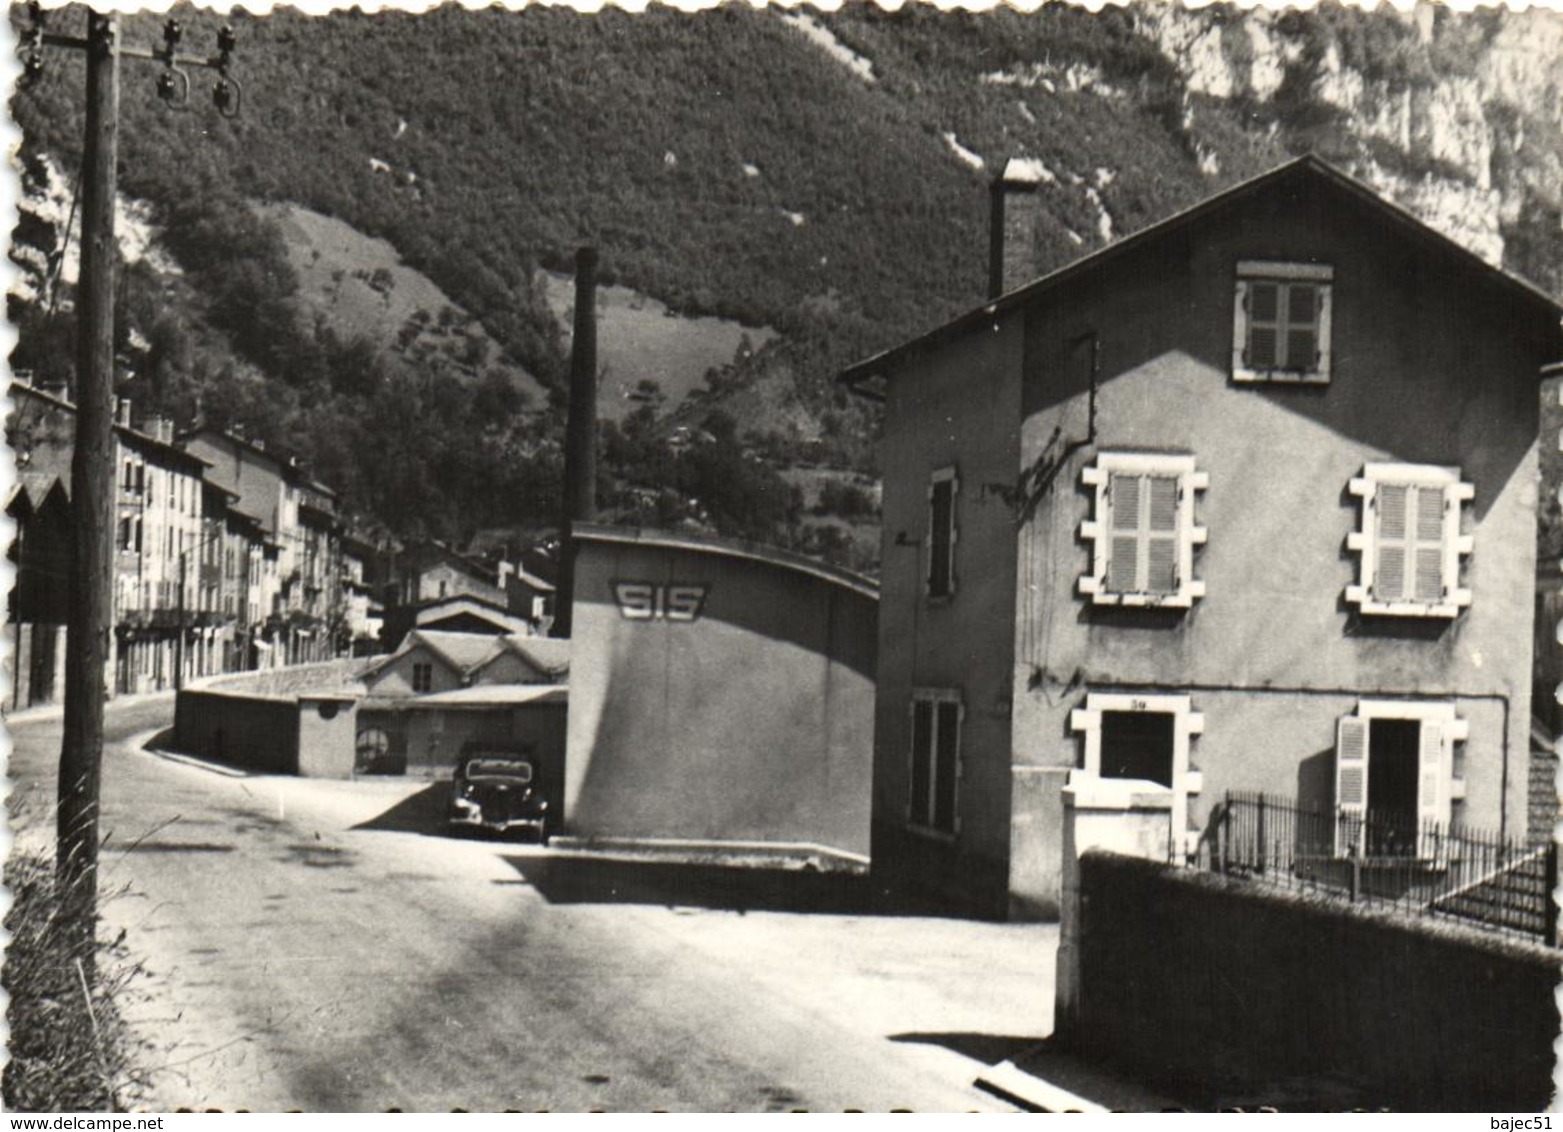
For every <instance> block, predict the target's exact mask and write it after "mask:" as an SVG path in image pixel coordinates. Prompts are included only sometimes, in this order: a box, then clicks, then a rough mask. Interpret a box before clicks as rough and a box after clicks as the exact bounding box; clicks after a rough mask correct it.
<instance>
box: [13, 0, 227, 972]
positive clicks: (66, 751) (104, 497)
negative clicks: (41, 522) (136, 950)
mask: <svg viewBox="0 0 1563 1132" xmlns="http://www.w3.org/2000/svg"><path fill="white" fill-rule="evenodd" d="M29 10H30V12H31V19H32V23H31V26H29V27H27V28H26V29H24V32H23V37H22V38H23V43H22V47H23V67H22V78H23V81H24V82H26V81H31V80H33V79H36V78H37V77H38V75H39V74H41V73H42V72H43V69H44V59H43V52H42V48H44V47H45V46H49V47H63V48H68V49H70V50H73V51H81V52H83V53H84V54H85V56H86V60H87V106H86V137H85V138H84V139H83V144H82V171H81V278H80V282H79V284H78V286H77V296H76V319H77V347H76V391H75V392H76V439H75V444H74V447H73V450H72V453H71V516H72V518H71V525H72V532H71V549H72V555H71V566H70V569H71V577H70V583H71V584H70V607H69V609H68V610H67V612H66V620H65V624H66V639H65V723H64V735H63V738H62V740H61V744H60V778H59V786H58V791H59V805H58V807H57V809H56V814H55V854H56V857H55V860H56V864H55V872H56V877H57V882H58V885H59V890H60V891H59V897H60V923H61V929H62V932H63V939H62V943H63V945H64V947H65V949H66V955H67V957H68V958H70V959H75V960H79V961H80V962H81V965H82V973H83V975H84V976H85V977H86V978H87V979H88V981H89V982H90V981H91V980H92V978H93V977H94V974H95V966H94V962H93V959H94V955H95V950H96V948H95V944H96V938H97V918H98V809H99V797H100V790H101V782H102V767H103V708H104V701H105V700H106V699H107V698H108V690H107V688H106V687H105V682H106V677H107V675H108V662H109V639H110V634H111V633H112V632H113V623H114V526H115V524H114V486H115V485H114V480H115V470H116V469H115V459H114V458H115V446H114V268H115V263H116V258H117V256H118V254H119V247H118V244H117V243H116V241H115V238H114V200H115V193H116V185H115V174H116V171H117V168H118V161H119V61H120V58H121V56H128V57H130V58H134V59H146V60H150V61H152V62H156V63H160V64H162V67H163V71H162V74H160V75H159V76H158V82H157V93H158V97H159V98H161V99H162V100H163V101H164V102H165V103H167V104H169V105H170V106H175V107H179V106H184V105H187V104H188V103H189V100H190V76H189V75H188V74H187V73H186V72H185V71H184V70H183V69H182V67H186V66H195V67H204V68H208V69H211V70H214V71H216V72H217V82H216V84H215V85H214V86H213V88H212V101H213V103H214V105H215V106H216V107H217V112H218V113H219V114H221V115H223V117H225V118H233V117H236V116H237V115H238V113H239V106H240V103H241V102H242V100H243V88H242V87H241V86H240V84H239V81H238V80H237V79H235V78H233V77H232V76H230V75H229V73H228V66H229V64H230V62H231V61H232V57H233V50H234V46H235V39H234V34H233V28H232V27H229V26H227V25H224V26H223V28H222V30H221V31H219V32H218V33H217V54H216V55H212V56H209V57H202V56H191V55H181V54H179V51H178V47H179V40H180V37H181V36H182V35H183V32H182V30H181V28H180V25H179V21H178V20H174V19H170V20H169V21H168V22H167V24H165V25H164V28H163V47H162V49H161V50H158V49H155V48H154V49H150V50H149V49H146V48H130V49H127V48H125V47H124V46H123V45H122V44H121V43H120V41H119V21H118V20H117V19H116V18H115V17H114V16H113V15H112V14H106V13H101V12H96V11H92V10H90V9H89V10H88V12H87V35H86V38H85V39H78V38H76V37H74V36H70V35H58V34H53V33H49V32H46V31H45V30H44V22H45V20H46V18H47V12H46V10H45V9H44V8H43V6H42V4H40V3H38V2H37V0H34V3H32V4H31V5H30V6H29Z"/></svg>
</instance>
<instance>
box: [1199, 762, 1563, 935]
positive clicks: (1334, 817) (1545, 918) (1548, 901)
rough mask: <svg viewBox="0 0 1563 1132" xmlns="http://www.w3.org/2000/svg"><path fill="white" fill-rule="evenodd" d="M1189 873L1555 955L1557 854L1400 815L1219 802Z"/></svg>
mask: <svg viewBox="0 0 1563 1132" xmlns="http://www.w3.org/2000/svg"><path fill="white" fill-rule="evenodd" d="M1190 864H1193V865H1195V866H1196V867H1199V868H1202V869H1206V870H1208V871H1210V872H1215V873H1220V874H1223V875H1225V876H1231V877H1247V878H1252V879H1255V880H1260V881H1263V882H1265V883H1268V884H1276V885H1280V886H1283V887H1286V888H1293V889H1307V890H1310V891H1315V892H1319V893H1323V894H1327V895H1331V896H1337V897H1339V898H1341V899H1345V900H1349V901H1352V902H1360V903H1368V904H1373V905H1378V906H1381V907H1389V908H1394V909H1396V910H1398V911H1401V912H1404V913H1408V914H1413V915H1424V916H1443V917H1448V918H1450V919H1458V920H1461V921H1464V922H1467V923H1474V924H1478V925H1481V926H1484V927H1488V928H1493V929H1496V930H1500V931H1505V932H1509V933H1513V934H1517V935H1522V936H1526V937H1529V938H1531V939H1535V940H1539V941H1541V942H1543V943H1545V944H1546V945H1547V946H1549V947H1556V946H1558V927H1557V924H1558V906H1557V901H1556V895H1555V890H1556V888H1557V881H1558V859H1557V845H1556V844H1555V843H1551V842H1549V843H1548V844H1547V845H1545V846H1542V847H1540V848H1537V847H1533V846H1530V845H1527V844H1526V843H1525V842H1524V841H1523V840H1522V839H1515V838H1504V837H1498V836H1496V835H1494V834H1490V833H1485V832H1482V831H1480V830H1470V829H1464V828H1461V829H1451V828H1449V827H1448V826H1445V825H1442V824H1440V823H1436V822H1417V821H1415V820H1413V819H1410V818H1408V817H1406V816H1404V815H1401V814H1386V813H1377V812H1373V811H1368V812H1366V813H1359V812H1351V811H1345V810H1340V809H1335V810H1317V809H1310V808H1307V807H1302V806H1299V805H1297V804H1296V802H1294V801H1293V800H1292V799H1289V798H1284V797H1278V796H1276V795H1271V794H1251V793H1239V792H1229V793H1228V794H1227V795H1226V796H1225V797H1224V798H1223V799H1222V800H1221V801H1220V802H1219V803H1217V804H1216V806H1215V808H1214V809H1213V811H1212V813H1211V817H1210V821H1209V822H1208V823H1207V825H1206V828H1205V832H1204V833H1203V834H1202V835H1201V837H1200V839H1199V843H1198V846H1197V847H1196V849H1195V851H1194V853H1193V854H1192V856H1191V860H1190Z"/></svg>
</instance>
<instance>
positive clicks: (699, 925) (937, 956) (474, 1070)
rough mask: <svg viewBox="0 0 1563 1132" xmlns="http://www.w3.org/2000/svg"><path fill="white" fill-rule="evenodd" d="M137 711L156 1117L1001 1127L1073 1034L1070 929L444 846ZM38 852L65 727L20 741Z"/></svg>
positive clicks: (130, 937) (116, 771)
mask: <svg viewBox="0 0 1563 1132" xmlns="http://www.w3.org/2000/svg"><path fill="white" fill-rule="evenodd" d="M171 715H172V703H171V701H170V700H169V699H167V698H161V699H159V700H156V701H152V702H141V703H115V704H113V705H111V706H110V709H109V724H108V729H109V739H110V747H109V750H108V752H107V755H106V758H105V766H104V784H103V799H104V801H103V806H104V809H103V830H104V833H105V846H104V852H103V858H102V870H103V877H102V881H103V889H104V891H105V893H107V894H109V895H107V896H106V898H105V901H104V917H105V921H106V928H105V932H106V933H108V932H117V931H118V930H119V929H120V928H124V929H125V930H126V932H127V941H128V945H129V947H130V948H131V950H132V953H133V955H134V956H135V957H136V958H138V959H140V960H142V961H143V962H144V963H145V965H146V966H147V968H148V969H149V974H148V975H146V976H144V977H142V978H140V979H139V980H137V982H136V983H135V984H134V985H135V987H136V988H137V990H138V992H139V993H138V994H137V996H136V997H135V999H134V1000H133V1001H131V1002H130V1003H129V1004H128V1007H127V1013H128V1015H129V1017H130V1019H131V1021H132V1023H133V1024H134V1025H135V1027H136V1028H137V1030H138V1032H139V1033H140V1034H141V1035H142V1036H143V1037H144V1038H145V1039H146V1041H147V1042H148V1048H147V1049H146V1050H145V1051H144V1053H143V1056H142V1059H141V1060H142V1061H143V1062H144V1064H145V1065H146V1067H147V1069H148V1070H150V1071H151V1077H150V1081H151V1091H150V1092H149V1093H148V1095H146V1096H145V1097H144V1098H143V1099H142V1101H141V1103H142V1105H143V1106H144V1107H149V1108H155V1109H168V1108H173V1107H179V1106H183V1107H194V1108H220V1109H226V1110H232V1109H240V1108H242V1109H248V1110H252V1111H257V1110H279V1109H302V1110H305V1111H374V1110H385V1109H403V1110H409V1111H411V1110H418V1111H445V1110H450V1109H458V1108H459V1109H472V1110H503V1109H519V1110H526V1111H532V1110H539V1109H546V1110H552V1111H581V1110H587V1109H592V1108H601V1109H607V1110H610V1111H611V1110H629V1111H646V1110H651V1109H656V1108H665V1109H670V1110H702V1111H725V1110H734V1111H745V1112H747V1111H766V1110H772V1111H775V1110H789V1109H807V1110H810V1111H816V1112H818V1111H840V1110H843V1109H854V1108H855V1109H864V1110H868V1111H884V1110H889V1109H894V1108H903V1109H913V1110H918V1111H960V1110H965V1109H987V1108H1002V1107H1003V1106H1002V1104H1001V1102H999V1101H997V1100H996V1099H994V1098H992V1097H989V1096H987V1095H986V1094H984V1093H982V1092H980V1091H978V1090H976V1089H975V1088H974V1087H973V1086H972V1081H973V1080H974V1078H975V1077H976V1076H977V1074H978V1072H979V1071H980V1070H981V1069H982V1068H983V1067H984V1066H985V1065H986V1064H987V1063H989V1062H991V1061H997V1060H1000V1059H1001V1058H1003V1057H1006V1056H1009V1055H1010V1054H1011V1053H1014V1052H1017V1051H1018V1049H1019V1048H1020V1047H1021V1046H1022V1045H1023V1044H1024V1043H1026V1042H1027V1041H1032V1040H1035V1039H1037V1038H1040V1037H1042V1036H1043V1035H1044V1034H1046V1033H1047V1031H1048V1030H1049V1029H1050V1027H1051V1014H1052V990H1053V982H1052V980H1053V955H1054V948H1055V946H1056V929H1054V928H1051V927H1049V926H1037V925H992V924H973V923H966V922H961V921H955V920H933V919H892V918H887V917H875V916H870V915H866V914H864V913H863V912H862V910H861V906H860V900H859V897H860V892H859V891H858V888H857V887H856V886H855V882H853V881H851V880H844V879H842V878H840V877H832V876H829V875H823V874H818V873H807V872H791V873H782V872H779V871H777V870H755V869H738V868H733V867H730V866H727V865H723V864H708V865H703V866H674V865H668V864H664V863H654V862H648V861H634V860H624V859H610V858H603V857H593V856H588V855H584V854H571V853H568V852H560V851H556V850H545V849H539V848H536V847H533V846H523V845H514V844H507V843H495V842H486V841H458V840H452V839H449V838H446V837H443V836H438V835H435V833H434V831H435V829H436V828H437V826H438V815H439V811H440V806H441V804H442V795H441V791H440V788H439V787H434V788H432V789H426V788H422V787H420V785H419V784H416V783H409V782H405V781H398V780H362V781H358V782H325V781H309V780H301V779H292V778H281V777H270V776H262V777H246V776H241V775H234V774H229V773H223V772H221V771H220V770H218V769H214V768H210V767H206V766H200V765H192V764H190V763H187V762H180V761H176V760H174V759H170V758H168V757H165V756H162V755H159V754H156V753H154V752H152V751H149V750H145V749H143V743H144V741H145V740H146V739H147V738H148V737H149V736H150V735H151V734H152V733H153V732H155V731H156V730H157V729H159V728H162V727H166V726H167V725H168V723H169V722H170V718H171ZM10 727H11V738H12V742H13V744H14V746H13V750H12V753H11V762H10V777H11V778H12V780H13V781H14V782H15V783H16V788H15V791H14V793H13V797H12V805H13V810H15V811H17V812H18V813H19V818H18V822H19V825H20V827H21V828H20V830H19V832H18V837H19V839H20V840H31V841H36V842H39V843H42V842H43V841H44V840H45V839H46V838H47V836H48V834H49V829H50V819H49V806H50V804H51V803H52V799H53V793H54V773H53V766H54V763H55V760H56V759H57V757H58V746H59V736H60V725H59V722H58V719H57V718H56V719H52V720H51V719H36V718H35V719H26V718H23V719H20V720H13V721H12V723H11V724H10Z"/></svg>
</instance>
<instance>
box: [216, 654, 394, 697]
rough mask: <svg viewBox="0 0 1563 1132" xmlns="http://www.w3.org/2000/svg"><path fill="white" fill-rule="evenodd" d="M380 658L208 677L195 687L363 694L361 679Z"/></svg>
mask: <svg viewBox="0 0 1563 1132" xmlns="http://www.w3.org/2000/svg"><path fill="white" fill-rule="evenodd" d="M378 659H380V658H379V657H367V658H366V657H342V658H340V659H338V660H322V661H318V662H317V663H315V664H293V665H289V666H288V667H286V668H262V669H259V670H257V671H254V672H230V673H227V674H225V675H222V676H209V677H207V678H206V679H204V680H201V681H199V682H198V683H195V684H192V685H191V686H192V687H195V688H199V689H201V690H203V691H213V692H233V693H237V694H239V695H248V696H289V697H291V696H296V695H299V694H301V693H302V694H309V693H312V692H358V693H362V692H363V681H362V680H360V679H359V677H361V676H362V675H363V672H364V669H365V668H367V667H368V666H369V664H370V663H371V662H372V661H374V660H378Z"/></svg>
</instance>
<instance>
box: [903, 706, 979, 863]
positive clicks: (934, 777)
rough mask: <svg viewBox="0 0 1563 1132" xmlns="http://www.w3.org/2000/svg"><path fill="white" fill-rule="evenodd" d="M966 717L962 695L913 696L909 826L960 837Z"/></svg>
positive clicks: (907, 818) (907, 805)
mask: <svg viewBox="0 0 1563 1132" xmlns="http://www.w3.org/2000/svg"><path fill="white" fill-rule="evenodd" d="M964 715H965V709H964V708H963V707H962V706H961V699H960V693H959V692H956V691H952V690H948V689H931V688H920V689H918V690H917V691H915V692H914V693H912V751H911V776H910V787H909V790H908V793H907V802H906V820H907V823H908V824H909V825H912V826H915V827H917V828H920V829H924V830H928V831H930V832H932V833H938V834H944V835H947V836H951V837H953V836H954V835H955V834H957V833H959V832H960V824H961V823H960V816H959V814H958V813H957V795H958V788H959V782H960V778H961V720H962V718H963V717H964Z"/></svg>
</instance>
